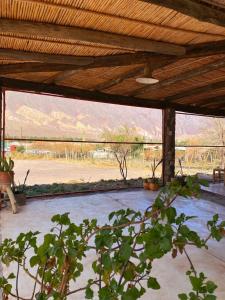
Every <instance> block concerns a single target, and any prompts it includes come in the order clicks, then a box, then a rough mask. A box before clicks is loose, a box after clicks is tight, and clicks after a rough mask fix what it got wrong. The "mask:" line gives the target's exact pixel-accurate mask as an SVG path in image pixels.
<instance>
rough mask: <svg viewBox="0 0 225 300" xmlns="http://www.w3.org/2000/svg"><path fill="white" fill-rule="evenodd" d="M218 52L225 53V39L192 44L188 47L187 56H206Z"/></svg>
mask: <svg viewBox="0 0 225 300" xmlns="http://www.w3.org/2000/svg"><path fill="white" fill-rule="evenodd" d="M217 54H225V41H224V40H223V41H217V42H210V43H201V44H197V45H196V44H195V45H190V46H188V47H187V52H186V55H185V57H186V58H198V57H204V56H212V55H217Z"/></svg>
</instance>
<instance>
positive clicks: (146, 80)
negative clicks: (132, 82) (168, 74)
mask: <svg viewBox="0 0 225 300" xmlns="http://www.w3.org/2000/svg"><path fill="white" fill-rule="evenodd" d="M136 81H137V82H138V83H142V84H154V83H157V82H159V80H158V79H156V78H154V77H153V76H152V69H151V66H150V64H147V65H146V66H145V69H144V76H143V77H138V78H137V79H136Z"/></svg>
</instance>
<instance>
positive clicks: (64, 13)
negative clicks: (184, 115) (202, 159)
mask: <svg viewBox="0 0 225 300" xmlns="http://www.w3.org/2000/svg"><path fill="white" fill-rule="evenodd" d="M223 6H224V9H223ZM147 63H149V64H150V65H151V67H152V68H153V76H154V77H156V78H157V79H159V83H156V84H154V85H141V84H139V83H137V82H136V80H135V79H136V78H137V77H140V76H141V75H142V74H143V72H144V67H145V65H146V64H147ZM0 64H1V65H0V84H2V85H3V86H5V87H6V88H13V89H18V90H28V91H35V92H40V93H50V94H58V95H62V96H65V97H72V98H80V99H87V100H92V101H93V100H94V101H99V102H109V103H117V104H126V105H134V106H143V107H153V108H166V107H173V108H175V109H177V110H180V111H184V112H191V113H192V112H193V113H200V114H208V115H209V114H210V115H219V116H225V105H224V104H225V5H224V1H223V0H202V1H200V0H197V1H196V0H195V1H194V0H95V1H93V0H83V1H80V0H73V1H72V0H10V1H9V0H1V2H0Z"/></svg>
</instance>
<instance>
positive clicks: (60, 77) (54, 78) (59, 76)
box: [43, 69, 80, 84]
mask: <svg viewBox="0 0 225 300" xmlns="http://www.w3.org/2000/svg"><path fill="white" fill-rule="evenodd" d="M79 71H80V70H79V69H78V70H68V71H64V72H61V73H59V74H56V75H53V76H51V77H50V78H48V79H46V80H44V81H43V82H44V83H54V84H59V83H60V82H62V81H64V80H66V79H67V78H69V77H71V76H73V75H75V74H77V73H78V72H79Z"/></svg>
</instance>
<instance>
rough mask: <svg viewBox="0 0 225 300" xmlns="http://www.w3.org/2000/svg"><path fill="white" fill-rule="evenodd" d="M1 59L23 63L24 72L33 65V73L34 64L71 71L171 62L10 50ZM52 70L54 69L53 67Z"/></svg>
mask: <svg viewBox="0 0 225 300" xmlns="http://www.w3.org/2000/svg"><path fill="white" fill-rule="evenodd" d="M1 57H2V58H3V59H6V58H8V59H13V60H18V61H21V62H23V66H24V67H25V68H26V70H28V69H29V65H30V64H31V63H33V65H31V66H32V67H30V69H34V70H33V71H34V72H35V63H36V66H37V68H38V67H40V68H41V66H43V64H41V63H45V64H47V66H49V65H50V64H58V65H61V66H63V67H64V66H65V69H66V68H67V69H68V70H71V69H73V68H76V69H78V68H80V69H91V68H101V67H116V66H129V65H134V64H143V63H146V62H149V61H152V60H153V61H156V62H158V64H159V63H160V62H161V61H162V62H163V63H167V62H169V61H171V57H167V56H161V55H157V54H152V53H143V52H138V53H129V54H119V55H118V54H117V55H106V56H95V57H94V56H93V57H89V56H87V57H77V56H71V55H56V54H46V53H38V52H32V53H31V52H25V51H19V50H12V49H0V58H1ZM26 62H29V63H26ZM25 64H26V65H25ZM14 65H15V64H14ZM8 66H9V65H8ZM20 66H21V65H20ZM70 66H71V67H70ZM2 67H3V66H2ZM12 68H13V67H12ZM44 68H45V67H44V66H43V69H44ZM55 68H57V67H55ZM46 69H47V67H46ZM52 69H54V67H53V66H52ZM59 71H60V69H59Z"/></svg>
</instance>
